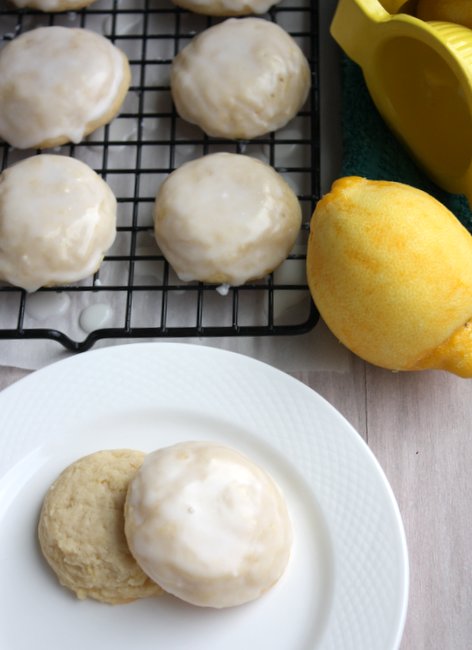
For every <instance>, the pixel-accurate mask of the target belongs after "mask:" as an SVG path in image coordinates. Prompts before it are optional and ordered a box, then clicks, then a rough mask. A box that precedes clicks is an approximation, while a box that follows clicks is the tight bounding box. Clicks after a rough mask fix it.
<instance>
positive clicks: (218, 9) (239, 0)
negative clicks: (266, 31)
mask: <svg viewBox="0 0 472 650" xmlns="http://www.w3.org/2000/svg"><path fill="white" fill-rule="evenodd" d="M173 2H174V4H176V5H178V6H179V7H183V8H184V9H189V10H190V11H195V12H196V13H200V14H206V15H208V16H241V15H243V14H263V13H265V12H266V11H267V10H268V9H270V8H271V7H272V6H273V5H276V4H277V3H278V2H280V0H173Z"/></svg>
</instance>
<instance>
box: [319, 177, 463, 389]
mask: <svg viewBox="0 0 472 650" xmlns="http://www.w3.org/2000/svg"><path fill="white" fill-rule="evenodd" d="M307 277H308V284H309V287H310V291H311V294H312V296H313V300H314V301H315V303H316V305H317V307H318V310H319V312H320V314H321V316H322V317H323V319H324V321H325V322H326V324H327V325H328V327H329V328H330V329H331V331H332V332H333V333H334V335H335V336H336V337H338V339H339V340H340V341H341V342H342V343H343V344H344V345H345V346H346V347H348V348H349V349H350V350H351V351H352V352H354V353H356V354H357V355H358V356H360V357H362V358H363V359H365V360H366V361H369V362H370V363H373V364H375V365H378V366H381V367H384V368H389V369H392V370H422V369H425V368H441V369H444V370H448V371H450V372H453V373H456V374H457V375H460V376H462V377H472V236H471V235H470V234H469V232H468V231H467V230H466V229H465V228H464V227H463V226H462V225H461V224H460V222H459V221H458V220H457V219H456V218H455V216H454V215H453V214H452V213H451V212H449V210H448V209H447V208H445V207H444V206H443V205H442V204H441V203H439V202H438V201H436V199H434V198H433V197H431V196H430V195H429V194H426V193H425V192H422V191H421V190H418V189H415V188H413V187H410V186H408V185H403V184H401V183H393V182H389V181H369V180H366V179H364V178H359V177H354V176H353V177H346V178H341V179H339V180H337V181H336V182H335V183H334V184H333V187H332V188H331V192H329V193H328V194H326V195H325V196H324V197H323V198H322V199H321V200H320V201H319V202H318V204H317V206H316V209H315V212H314V213H313V217H312V220H311V228H310V237H309V242H308V251H307Z"/></svg>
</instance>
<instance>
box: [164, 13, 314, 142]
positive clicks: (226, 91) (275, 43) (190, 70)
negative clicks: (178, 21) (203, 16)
mask: <svg viewBox="0 0 472 650" xmlns="http://www.w3.org/2000/svg"><path fill="white" fill-rule="evenodd" d="M310 83H311V81H310V68H309V65H308V62H307V60H306V58H305V56H304V54H303V52H302V51H301V49H300V48H299V46H298V45H297V43H296V42H295V41H294V39H293V38H292V37H291V36H290V35H289V34H288V33H287V32H286V31H284V30H283V29H282V28H281V27H279V26H278V25H276V24H274V23H271V22H269V21H267V20H263V19H262V18H239V19H238V18H229V19H228V20H225V21H224V22H222V23H220V24H218V25H214V26H213V27H210V28H208V29H206V30H205V31H204V32H202V33H201V34H199V35H198V36H196V37H194V38H193V40H192V41H190V43H189V44H188V45H187V46H186V47H184V49H183V50H181V51H180V52H179V54H178V55H177V56H176V57H175V59H174V61H173V63H172V67H171V91H172V97H173V100H174V103H175V106H176V109H177V112H178V113H179V115H180V117H182V118H183V119H184V120H187V121H188V122H191V123H193V124H197V125H198V126H199V127H200V128H201V129H203V131H205V133H207V134H208V135H211V136H216V137H223V138H231V139H249V138H255V137H257V136H259V135H263V134H264V133H269V132H270V131H275V130H276V129H279V128H281V127H283V126H284V125H285V124H287V122H289V121H290V120H291V119H292V118H293V117H294V116H295V115H296V113H297V112H298V111H299V110H300V109H301V107H302V106H303V104H304V103H305V100H306V98H307V96H308V91H309V89H310Z"/></svg>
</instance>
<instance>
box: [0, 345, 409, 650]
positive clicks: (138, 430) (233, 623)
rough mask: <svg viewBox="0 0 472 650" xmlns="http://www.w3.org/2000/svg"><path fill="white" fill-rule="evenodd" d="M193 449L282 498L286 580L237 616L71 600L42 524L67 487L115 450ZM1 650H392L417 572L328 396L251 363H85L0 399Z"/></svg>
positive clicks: (173, 348) (179, 358)
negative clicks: (224, 455)
mask: <svg viewBox="0 0 472 650" xmlns="http://www.w3.org/2000/svg"><path fill="white" fill-rule="evenodd" d="M189 439H207V440H218V441H220V442H222V443H224V444H228V445H231V446H233V447H235V448H237V449H239V450H240V451H242V452H243V453H246V454H247V455H249V456H250V457H251V458H253V460H255V461H256V462H258V463H260V464H261V465H262V466H263V467H264V468H265V469H267V470H268V471H269V472H270V473H271V474H272V475H273V476H274V478H275V479H276V480H277V482H278V483H279V484H280V486H281V487H282V489H283V491H284V493H285V495H286V498H287V501H288V505H289V509H290V513H291V516H292V520H293V525H294V531H295V543H294V548H293V553H292V558H291V561H290V564H289V567H288V569H287V571H286V573H285V575H284V576H283V578H282V579H281V580H280V582H279V583H278V584H277V585H276V587H275V588H273V589H272V590H271V591H270V592H269V593H268V594H266V595H265V596H264V597H263V598H261V599H259V600H258V601H256V602H254V603H251V604H248V605H245V606H242V607H237V608H232V609H228V610H221V611H217V610H207V609H201V608H196V607H192V606H188V605H185V604H184V603H181V602H179V601H178V600H177V599H174V598H172V597H170V596H164V597H161V598H159V599H147V600H143V601H140V602H135V603H132V604H129V605H123V606H115V607H112V606H107V605H103V604H100V603H96V602H93V601H83V602H80V601H77V600H76V599H75V598H74V597H73V596H72V595H70V594H69V592H68V591H66V590H65V589H63V588H61V587H60V586H59V585H58V583H57V581H56V579H55V577H54V576H53V575H52V574H51V571H50V570H49V569H48V567H47V566H46V565H45V563H44V561H43V560H42V558H41V555H40V552H39V550H38V547H37V543H36V531H35V529H36V524H37V518H38V512H39V508H40V506H41V502H42V498H43V496H44V494H45V491H46V490H47V488H48V486H49V485H50V483H51V482H52V481H53V480H54V478H55V477H56V476H57V474H58V473H59V472H60V471H61V470H62V469H63V468H64V467H65V466H66V465H67V464H69V463H70V462H72V461H74V460H75V459H76V458H78V457H79V456H81V455H84V454H86V453H90V452H92V451H96V450H98V449H105V448H119V447H132V448H136V449H143V450H145V451H147V450H149V451H150V450H152V449H155V448H157V447H160V446H164V445H167V444H172V443H174V442H178V441H182V440H189ZM0 445H1V454H0V612H1V613H0V647H1V648H2V650H26V649H28V650H30V649H31V648H32V647H37V648H68V649H69V650H79V648H80V649H82V648H84V647H86V648H88V650H95V649H97V650H98V649H99V648H100V650H102V649H103V648H113V649H114V650H125V649H127V650H128V649H129V648H136V650H141V649H142V650H147V649H151V648H153V649H154V648H156V647H160V648H166V649H168V650H189V649H190V648H191V649H192V650H213V649H215V650H216V649H218V650H220V649H221V648H225V650H236V649H238V650H240V648H245V649H247V650H260V649H261V648H271V650H314V649H315V648H316V649H318V648H319V649H322V650H348V649H352V650H394V649H395V648H398V646H399V643H400V638H401V634H402V630H403V625H404V618H405V612H406V605H407V592H408V560H407V551H406V544H405V537H404V532H403V526H402V522H401V518H400V514H399V512H398V508H397V505H396V502H395V499H394V496H393V494H392V491H391V489H390V486H389V484H388V482H387V480H386V478H385V476H384V474H383V472H382V470H381V469H380V467H379V465H378V463H377V461H376V460H375V458H374V457H373V455H372V453H371V452H370V450H369V449H368V447H367V446H366V445H365V443H364V442H363V440H362V439H361V437H360V436H359V435H358V434H357V433H356V432H355V431H354V429H353V428H352V427H351V426H350V425H349V424H348V423H347V421H346V420H345V419H344V418H343V417H342V416H341V415H340V414H339V413H338V412H337V411H336V410H335V409H334V408H333V407H332V406H330V405H329V404H328V403H327V402H326V401H325V400H324V399H323V398H321V397H320V396H319V395H317V394H316V393H315V392H314V391H312V390H311V389H309V388H308V387H306V386H305V385H304V384H302V383H300V382H298V381H297V380H295V379H293V378H292V377H290V376H288V375H286V374H284V373H282V372H280V371H278V370H275V369H273V368H272V367H270V366H268V365H266V364H263V363H260V362H258V361H255V360H253V359H250V358H248V357H245V356H242V355H238V354H234V353H230V352H224V351H221V350H216V349H213V348H210V347H204V346H190V345H186V344H169V343H141V344H139V343H138V344H132V345H123V346H119V347H113V348H108V349H104V350H98V351H94V352H88V353H85V354H83V355H81V356H77V357H73V358H70V359H68V360H66V361H62V362H60V363H57V364H54V365H52V366H49V367H48V368H45V369H43V370H40V371H38V372H36V373H33V374H32V375H30V376H29V377H27V378H25V379H23V380H21V381H20V382H18V383H17V384H14V385H13V386H12V387H10V388H8V389H6V390H5V391H3V393H1V394H0Z"/></svg>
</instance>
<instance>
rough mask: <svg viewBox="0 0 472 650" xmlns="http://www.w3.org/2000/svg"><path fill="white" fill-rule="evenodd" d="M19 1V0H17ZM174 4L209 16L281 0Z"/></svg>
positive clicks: (258, 9) (241, 12) (250, 10)
mask: <svg viewBox="0 0 472 650" xmlns="http://www.w3.org/2000/svg"><path fill="white" fill-rule="evenodd" d="M16 1H17V0H16ZM172 1H173V3H174V4H176V5H177V6H179V7H183V8H184V9H188V10H189V11H194V12H195V13H197V14H205V15H207V16H245V15H247V14H263V13H265V12H266V11H268V10H269V9H270V8H271V7H272V6H273V5H276V4H277V3H278V2H280V0H172Z"/></svg>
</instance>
